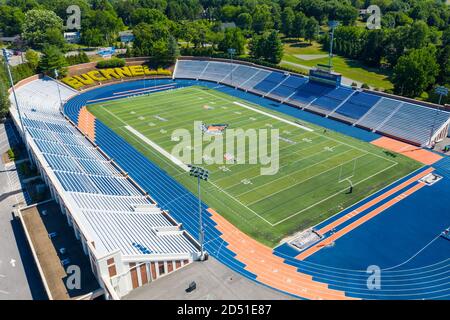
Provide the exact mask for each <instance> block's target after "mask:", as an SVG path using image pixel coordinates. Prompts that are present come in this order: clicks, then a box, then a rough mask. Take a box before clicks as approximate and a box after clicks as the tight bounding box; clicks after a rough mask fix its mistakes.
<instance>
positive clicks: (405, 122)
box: [11, 58, 450, 299]
mask: <svg viewBox="0 0 450 320" xmlns="http://www.w3.org/2000/svg"><path fill="white" fill-rule="evenodd" d="M196 85H199V86H204V87H207V88H212V89H217V90H220V92H222V93H226V94H229V95H230V96H233V97H239V98H240V99H243V100H247V101H251V102H253V103H255V104H259V105H261V106H262V107H266V108H273V109H278V110H279V111H280V112H283V113H286V114H288V115H290V116H295V117H297V116H298V118H299V119H300V120H302V121H307V122H311V123H314V124H318V125H321V126H323V127H324V128H329V129H332V130H335V131H337V132H340V133H344V134H347V135H349V136H352V137H353V138H358V139H360V140H363V141H364V142H372V143H374V141H381V140H380V139H387V141H389V143H390V144H391V145H393V144H395V143H396V142H398V143H401V146H400V147H399V149H398V150H400V151H402V152H403V151H404V150H411V149H407V147H409V148H413V149H414V152H412V153H413V154H419V155H418V158H419V159H421V160H422V164H421V167H420V168H419V169H418V170H415V171H414V172H412V173H410V174H408V175H407V176H405V177H403V178H401V179H399V180H398V181H395V182H394V183H392V184H390V185H389V186H386V187H384V188H382V189H381V190H379V191H377V192H376V193H375V194H373V195H371V196H370V197H368V198H365V199H363V200H361V201H360V202H358V203H355V204H353V205H352V206H350V207H349V208H342V210H340V212H339V213H338V214H336V215H334V216H332V217H330V218H328V219H324V221H322V222H321V223H320V224H317V225H315V226H314V227H313V228H311V230H313V231H314V232H313V233H315V234H316V235H317V236H318V238H317V239H316V240H315V241H314V242H312V243H308V244H306V245H305V246H304V247H302V249H301V250H299V249H298V247H296V246H295V245H294V244H293V242H290V241H288V240H286V241H283V242H282V243H281V244H280V245H278V246H276V247H275V248H272V247H269V246H266V245H263V244H261V243H260V242H258V241H256V240H255V239H253V238H251V237H250V236H248V235H247V234H246V233H244V232H243V231H241V230H239V229H238V228H237V227H236V226H235V225H234V224H233V223H231V222H230V221H228V220H227V219H225V218H224V217H222V216H221V215H220V214H219V213H218V212H216V211H215V210H214V209H212V208H210V207H209V206H208V205H207V204H206V203H202V204H201V208H202V213H201V214H202V217H203V223H204V231H205V234H204V236H205V239H204V240H205V250H206V251H207V252H208V254H210V255H212V256H214V257H215V258H217V259H218V260H219V261H220V262H221V263H223V264H225V265H226V266H228V267H229V268H230V269H232V270H234V271H236V272H238V273H240V274H241V275H243V276H245V277H246V278H248V279H250V280H252V281H256V282H258V283H260V284H263V285H265V286H268V287H270V288H274V289H276V290H279V291H282V292H284V293H288V294H290V295H292V296H294V297H297V298H302V299H442V298H448V297H449V296H450V287H449V285H448V274H449V272H450V265H449V263H448V261H449V257H448V249H447V248H448V240H447V239H444V238H443V237H442V236H441V232H443V231H444V230H446V229H445V228H448V217H446V212H447V211H446V210H448V209H446V205H445V204H444V203H442V204H436V205H435V206H434V207H433V208H431V207H430V206H429V205H427V203H428V200H429V199H430V198H431V197H433V196H434V197H441V196H442V197H443V196H444V194H445V191H446V190H448V188H449V187H450V183H449V182H448V181H447V180H448V178H450V161H449V160H448V158H447V157H445V156H443V155H437V153H434V152H432V151H429V150H426V149H422V147H429V146H432V145H433V144H434V143H435V142H437V141H440V140H441V139H443V138H444V137H447V136H448V129H449V124H450V113H448V112H446V111H443V110H440V109H439V108H437V107H436V106H433V105H424V104H421V103H419V102H414V101H410V100H406V99H404V98H400V97H394V96H387V95H383V94H380V93H377V92H371V91H362V90H356V89H353V88H349V87H345V86H340V85H338V86H336V85H334V86H333V85H329V84H324V83H321V82H317V81H312V80H310V79H309V78H308V77H303V76H300V75H297V74H292V73H286V72H283V71H279V70H274V69H270V68H265V67H260V66H256V65H252V64H248V63H239V62H233V63H230V62H228V61H225V60H213V59H193V58H183V59H180V60H178V61H177V63H176V65H175V68H174V73H173V77H172V79H170V78H165V79H158V80H155V81H149V80H147V81H146V80H145V79H144V80H135V81H124V82H120V83H113V84H109V85H104V86H99V87H93V88H89V90H85V91H77V90H73V89H71V88H70V87H68V86H66V85H64V84H62V83H61V82H59V81H56V80H54V79H51V78H48V77H40V78H38V77H34V78H32V79H29V80H28V81H25V82H24V83H20V84H19V85H18V86H17V89H16V93H17V98H18V104H19V106H15V104H14V99H12V97H11V101H13V104H14V106H13V108H12V111H11V114H12V117H13V119H14V122H15V124H16V127H17V129H18V130H19V131H20V134H21V135H22V138H23V140H24V141H25V142H26V145H27V147H28V150H29V154H30V157H31V158H32V159H33V162H34V163H35V164H36V166H37V168H38V169H39V171H40V173H41V175H42V176H43V178H44V180H45V182H46V183H47V185H48V186H49V187H50V190H51V193H52V197H53V198H54V199H55V201H56V202H57V203H58V204H59V205H60V207H61V211H62V212H63V214H64V215H65V216H66V218H67V222H68V224H69V225H70V226H72V227H73V229H74V231H75V234H76V236H77V238H78V239H79V240H80V241H81V243H82V245H83V249H84V252H85V254H86V255H88V256H89V258H90V261H91V267H92V270H93V272H94V275H95V276H96V277H97V280H98V281H99V283H100V285H101V287H102V288H103V289H104V291H105V296H106V297H107V298H110V299H120V298H121V297H123V296H125V295H126V294H128V293H129V292H130V291H131V290H133V289H135V288H138V287H140V286H143V285H145V284H147V283H149V282H151V281H155V280H157V279H158V278H160V277H162V276H165V275H167V274H169V273H171V272H175V271H176V270H177V269H179V268H182V267H183V266H185V265H187V264H189V263H191V262H193V261H195V260H198V259H199V258H200V246H199V243H198V242H197V240H196V239H198V238H199V230H198V217H197V215H198V212H197V211H196V208H197V206H198V198H197V197H196V196H195V195H194V194H193V193H191V192H190V191H189V190H187V189H186V188H185V187H184V186H183V185H182V184H180V183H179V182H178V181H177V180H175V179H174V177H172V176H171V175H170V174H168V173H167V172H166V171H164V170H163V169H161V168H160V167H158V165H157V164H155V163H153V162H152V161H150V160H149V159H148V158H147V157H145V156H144V155H143V154H142V153H141V152H139V151H138V150H137V149H136V148H134V147H133V146H132V145H131V144H129V143H128V142H127V141H126V140H125V139H124V138H123V137H121V136H119V135H118V134H116V133H115V132H114V131H113V130H112V129H111V128H110V127H108V126H107V125H105V124H104V123H102V122H101V121H100V120H99V119H96V118H95V117H94V116H93V115H92V114H90V113H89V111H88V110H87V106H89V105H90V104H94V103H98V102H102V101H111V100H117V99H120V98H127V97H134V96H138V95H151V94H152V93H155V92H163V91H169V90H175V89H180V88H184V87H190V86H196ZM236 89H239V90H236ZM17 107H18V108H17ZM19 110H20V116H21V117H19ZM304 111H309V112H304ZM300 113H301V115H300ZM21 119H22V123H23V129H24V130H23V131H22V129H21ZM335 120H337V121H335ZM383 135H385V136H386V137H382V136H383ZM382 141H385V140H382ZM389 143H387V142H386V143H385V144H382V143H380V146H382V147H385V146H386V145H388V144H389ZM374 144H375V143H374ZM405 146H406V147H405ZM405 148H406V149H405ZM424 154H425V155H424ZM411 157H413V156H411ZM425 158H426V159H431V160H430V161H429V162H427V161H426V160H424V159H425ZM433 174H436V175H439V176H440V177H444V179H443V182H442V183H436V184H435V185H432V184H433V183H434V182H433V181H432V182H430V181H431V180H430V181H429V180H426V179H428V177H430V175H431V176H432V175H433ZM424 179H425V180H424ZM428 182H430V185H432V186H431V187H429V188H428V187H427V183H428ZM424 210H426V211H427V213H428V215H427V216H425V215H423V214H422V211H424ZM393 211H395V214H393ZM381 213H383V214H381ZM447 215H448V214H447ZM374 217H376V219H372V218H374ZM399 225H403V226H404V228H399ZM418 230H419V231H422V232H423V233H424V236H423V237H422V236H420V235H419V233H418V232H417V231H418ZM437 230H439V232H437ZM435 232H437V236H436V238H435V239H434V240H433V241H432V242H430V243H429V244H424V241H425V240H424V239H429V238H430V237H431V238H433V236H434V233H435ZM380 233H383V235H384V237H380V238H378V237H377V235H379V234H380ZM308 235H311V233H309V234H308ZM313 236H314V235H313ZM427 241H429V240H427ZM425 245H426V246H425ZM334 249H335V250H334ZM425 249H427V250H428V251H426V252H427V255H426V256H425V258H424V260H421V259H414V258H415V257H416V256H417V255H418V254H419V253H420V252H422V251H423V250H425ZM377 259H378V260H377ZM374 261H375V262H376V263H378V264H379V265H380V267H381V268H382V271H383V287H382V289H379V290H376V291H374V290H371V289H370V288H368V286H367V271H366V266H367V265H370V264H373V262H374ZM418 275H419V276H418Z"/></svg>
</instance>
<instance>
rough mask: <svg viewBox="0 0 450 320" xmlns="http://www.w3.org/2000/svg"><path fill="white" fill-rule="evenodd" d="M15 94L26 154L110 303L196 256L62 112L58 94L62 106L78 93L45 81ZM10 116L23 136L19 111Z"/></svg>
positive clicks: (186, 239)
mask: <svg viewBox="0 0 450 320" xmlns="http://www.w3.org/2000/svg"><path fill="white" fill-rule="evenodd" d="M16 94H17V98H18V102H19V105H20V107H21V108H20V112H21V116H22V121H23V127H24V130H25V131H24V132H20V133H21V135H22V138H23V140H24V141H26V145H27V146H28V150H29V154H30V156H31V158H32V159H33V162H34V163H35V164H36V166H37V168H38V169H39V172H40V173H41V175H42V177H43V179H44V180H45V182H46V184H47V185H48V186H49V188H50V192H51V195H52V198H53V199H54V200H55V201H56V202H57V203H58V204H59V205H60V207H61V211H62V213H63V214H64V215H65V216H66V218H67V223H68V224H69V225H70V226H72V227H73V229H74V232H75V235H76V237H77V239H79V240H80V241H81V243H82V246H83V250H84V252H85V254H86V255H88V256H89V258H90V261H91V267H92V270H93V272H94V274H95V275H96V276H97V280H98V281H99V283H100V284H101V286H102V287H103V288H104V289H105V295H106V297H107V298H111V297H112V298H117V297H121V296H124V295H126V294H127V293H128V292H129V291H130V290H132V289H133V288H136V287H138V286H142V285H144V284H146V283H148V282H149V281H153V280H156V279H157V278H158V277H160V276H162V275H164V274H168V273H171V272H173V271H175V270H176V269H179V268H181V267H183V266H185V265H187V264H189V263H190V262H192V261H193V260H196V259H197V258H198V254H199V248H198V244H197V243H196V241H195V240H194V239H193V238H192V237H190V236H189V235H188V234H187V233H186V232H185V231H184V230H183V229H182V228H181V227H180V225H179V224H178V223H177V222H176V221H175V220H174V219H172V218H171V217H170V216H169V215H168V214H167V213H166V212H164V211H162V210H161V209H160V208H159V207H158V205H157V204H156V203H155V202H154V200H152V198H151V197H150V196H149V195H148V194H147V193H146V192H145V191H143V190H142V189H141V188H140V187H139V186H138V185H137V184H136V183H135V182H134V181H133V180H132V179H131V178H130V177H129V176H128V175H127V174H126V173H125V172H124V171H123V170H122V169H121V168H120V167H119V166H118V165H117V164H116V163H115V162H114V161H113V160H112V159H111V158H109V157H107V156H106V155H105V154H104V153H103V152H101V150H100V149H99V148H98V146H96V145H94V144H92V142H90V141H89V140H88V139H86V138H85V137H84V136H83V135H82V134H81V133H80V132H79V131H78V130H77V129H76V128H75V127H74V126H73V125H72V124H70V123H69V122H68V121H67V119H66V118H64V116H63V115H62V114H61V111H60V110H61V101H60V98H59V96H60V97H61V99H62V101H67V100H68V99H69V98H70V97H72V96H74V95H76V94H77V92H76V91H74V90H72V89H70V88H69V87H66V86H65V85H63V84H61V83H58V82H56V81H54V80H52V79H50V78H47V77H44V78H41V79H36V80H34V81H31V82H29V83H27V84H24V85H23V86H20V87H19V88H18V89H17V90H16ZM12 115H13V119H14V120H15V121H16V122H17V128H18V129H19V130H20V128H21V126H20V124H19V122H20V120H19V117H18V112H17V109H15V108H14V109H12Z"/></svg>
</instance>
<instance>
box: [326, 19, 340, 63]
mask: <svg viewBox="0 0 450 320" xmlns="http://www.w3.org/2000/svg"><path fill="white" fill-rule="evenodd" d="M328 26H329V27H330V28H331V40H330V57H329V60H328V66H329V67H330V70H331V67H332V66H333V64H332V63H333V61H332V59H333V43H334V30H335V29H336V28H337V27H338V26H339V21H335V20H332V21H330V22H329V23H328Z"/></svg>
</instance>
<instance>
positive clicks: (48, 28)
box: [23, 9, 64, 48]
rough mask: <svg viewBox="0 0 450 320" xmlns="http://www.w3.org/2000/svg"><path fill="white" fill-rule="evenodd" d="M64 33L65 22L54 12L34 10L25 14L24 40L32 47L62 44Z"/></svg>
mask: <svg viewBox="0 0 450 320" xmlns="http://www.w3.org/2000/svg"><path fill="white" fill-rule="evenodd" d="M62 31H63V21H62V19H61V18H60V17H58V16H57V15H56V14H55V13H54V12H53V11H49V10H42V9H33V10H30V11H28V12H27V13H26V14H25V22H24V24H23V38H24V40H26V41H27V42H28V44H29V45H30V46H32V47H36V48H43V47H44V45H46V44H56V45H59V44H61V39H64V38H63V35H62ZM49 33H50V35H49ZM62 41H64V40H62Z"/></svg>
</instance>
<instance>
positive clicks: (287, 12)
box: [281, 7, 295, 37]
mask: <svg viewBox="0 0 450 320" xmlns="http://www.w3.org/2000/svg"><path fill="white" fill-rule="evenodd" d="M294 19H295V13H294V10H292V8H291V7H286V8H284V10H283V13H282V14H281V31H282V32H283V33H284V35H285V36H287V37H289V36H291V34H292V28H293V25H294Z"/></svg>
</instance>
